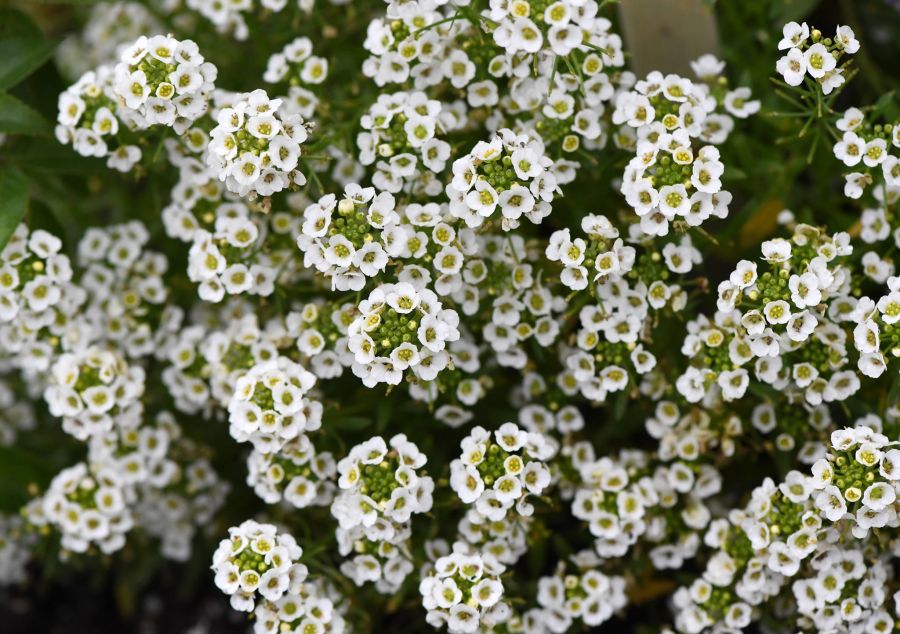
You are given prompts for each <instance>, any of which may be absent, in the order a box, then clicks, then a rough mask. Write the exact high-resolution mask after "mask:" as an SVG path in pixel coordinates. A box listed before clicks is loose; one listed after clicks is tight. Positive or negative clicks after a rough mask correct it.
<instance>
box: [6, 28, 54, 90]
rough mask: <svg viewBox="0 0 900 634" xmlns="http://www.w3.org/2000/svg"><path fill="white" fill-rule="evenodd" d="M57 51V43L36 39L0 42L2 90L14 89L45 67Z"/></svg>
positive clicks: (18, 38)
mask: <svg viewBox="0 0 900 634" xmlns="http://www.w3.org/2000/svg"><path fill="white" fill-rule="evenodd" d="M55 49H56V42H50V41H47V40H41V39H36V38H34V37H12V38H9V39H4V40H2V41H0V90H7V89H9V88H12V87H13V86H15V85H16V84H18V83H19V82H20V81H22V80H23V79H25V78H26V77H28V76H29V75H30V74H31V73H33V72H34V71H35V70H37V69H38V68H40V67H41V66H43V64H44V62H46V61H47V60H48V59H50V56H51V55H53V51H54V50H55Z"/></svg>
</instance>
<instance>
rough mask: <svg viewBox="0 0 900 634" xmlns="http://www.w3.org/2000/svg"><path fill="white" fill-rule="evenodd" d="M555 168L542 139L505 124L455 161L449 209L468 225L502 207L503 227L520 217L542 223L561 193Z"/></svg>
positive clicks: (480, 221)
mask: <svg viewBox="0 0 900 634" xmlns="http://www.w3.org/2000/svg"><path fill="white" fill-rule="evenodd" d="M552 166H553V161H552V159H550V158H549V157H548V156H546V155H545V154H544V147H543V144H542V143H541V142H540V141H539V140H538V139H535V138H531V137H529V136H528V135H527V134H516V133H515V132H513V131H512V130H510V129H508V128H503V129H501V130H500V131H499V132H498V133H497V134H496V135H495V136H494V137H493V138H492V139H491V140H490V141H487V142H486V141H479V142H478V143H477V144H476V145H475V147H474V148H472V151H471V152H469V154H468V155H467V156H463V157H461V158H458V159H456V160H455V161H453V168H452V169H453V177H452V180H451V181H450V183H449V184H448V185H447V187H446V193H447V197H448V198H449V199H450V213H451V214H453V216H454V217H456V218H460V219H462V220H463V221H465V223H466V225H467V226H469V227H480V226H481V225H482V224H483V223H484V222H485V220H488V219H490V218H491V217H492V216H493V217H495V218H496V212H498V211H499V215H500V217H501V225H502V227H503V229H504V230H508V229H514V228H515V227H517V226H518V225H519V221H520V219H521V218H522V216H525V217H526V218H528V220H530V221H531V222H533V223H535V224H539V223H540V222H541V221H542V220H543V219H544V218H545V217H547V216H548V215H549V214H550V210H551V209H550V203H551V201H552V200H553V196H554V195H555V194H556V192H557V179H556V176H555V175H554V173H553V171H552V170H551V169H550V168H551V167H552Z"/></svg>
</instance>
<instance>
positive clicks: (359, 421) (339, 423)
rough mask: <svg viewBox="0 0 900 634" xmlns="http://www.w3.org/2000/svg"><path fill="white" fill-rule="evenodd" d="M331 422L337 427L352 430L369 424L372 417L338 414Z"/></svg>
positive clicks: (363, 427)
mask: <svg viewBox="0 0 900 634" xmlns="http://www.w3.org/2000/svg"><path fill="white" fill-rule="evenodd" d="M331 424H332V425H333V426H334V427H335V428H337V429H343V430H347V431H353V430H358V429H365V428H366V427H368V426H370V425H371V424H372V419H371V418H367V417H366V416H340V417H336V418H335V419H334V420H333V421H332V423H331Z"/></svg>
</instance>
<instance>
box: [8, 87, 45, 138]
mask: <svg viewBox="0 0 900 634" xmlns="http://www.w3.org/2000/svg"><path fill="white" fill-rule="evenodd" d="M52 131H53V126H51V125H50V122H49V121H47V119H45V118H44V116H43V115H42V114H41V113H39V112H38V111H37V110H35V109H34V108H32V107H31V106H28V105H26V104H24V103H22V102H21V101H19V100H18V99H16V98H15V97H13V96H12V95H7V94H6V93H2V92H0V132H5V133H7V134H24V135H28V136H45V135H47V136H49V135H50V133H51V132H52Z"/></svg>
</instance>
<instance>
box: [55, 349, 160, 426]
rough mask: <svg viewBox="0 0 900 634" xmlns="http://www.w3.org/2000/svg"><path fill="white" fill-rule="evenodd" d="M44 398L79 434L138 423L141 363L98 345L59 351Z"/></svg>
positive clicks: (139, 416) (57, 414)
mask: <svg viewBox="0 0 900 634" xmlns="http://www.w3.org/2000/svg"><path fill="white" fill-rule="evenodd" d="M48 378H49V379H50V384H49V385H48V386H47V389H46V390H45V392H44V400H45V401H46V402H47V406H48V407H49V408H50V413H52V414H53V415H54V416H59V417H60V418H62V426H63V429H64V430H65V431H66V432H67V433H69V434H72V435H73V436H75V437H76V438H78V439H80V440H85V439H87V438H89V437H91V436H95V435H97V434H101V433H104V432H108V431H111V430H112V429H113V428H114V427H120V428H124V429H128V428H134V427H136V426H137V425H138V424H140V420H141V415H142V413H143V408H142V406H141V402H140V398H141V395H142V394H143V392H144V378H145V377H144V369H143V368H142V367H141V366H132V365H129V364H128V362H127V361H125V359H123V358H122V357H121V356H120V355H119V354H118V353H117V352H113V351H109V350H103V349H101V348H98V347H91V348H87V349H85V350H84V351H81V352H77V353H66V354H63V355H61V356H60V357H59V358H58V359H57V361H56V362H55V363H54V364H53V368H52V369H51V372H50V376H49V377H48Z"/></svg>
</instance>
